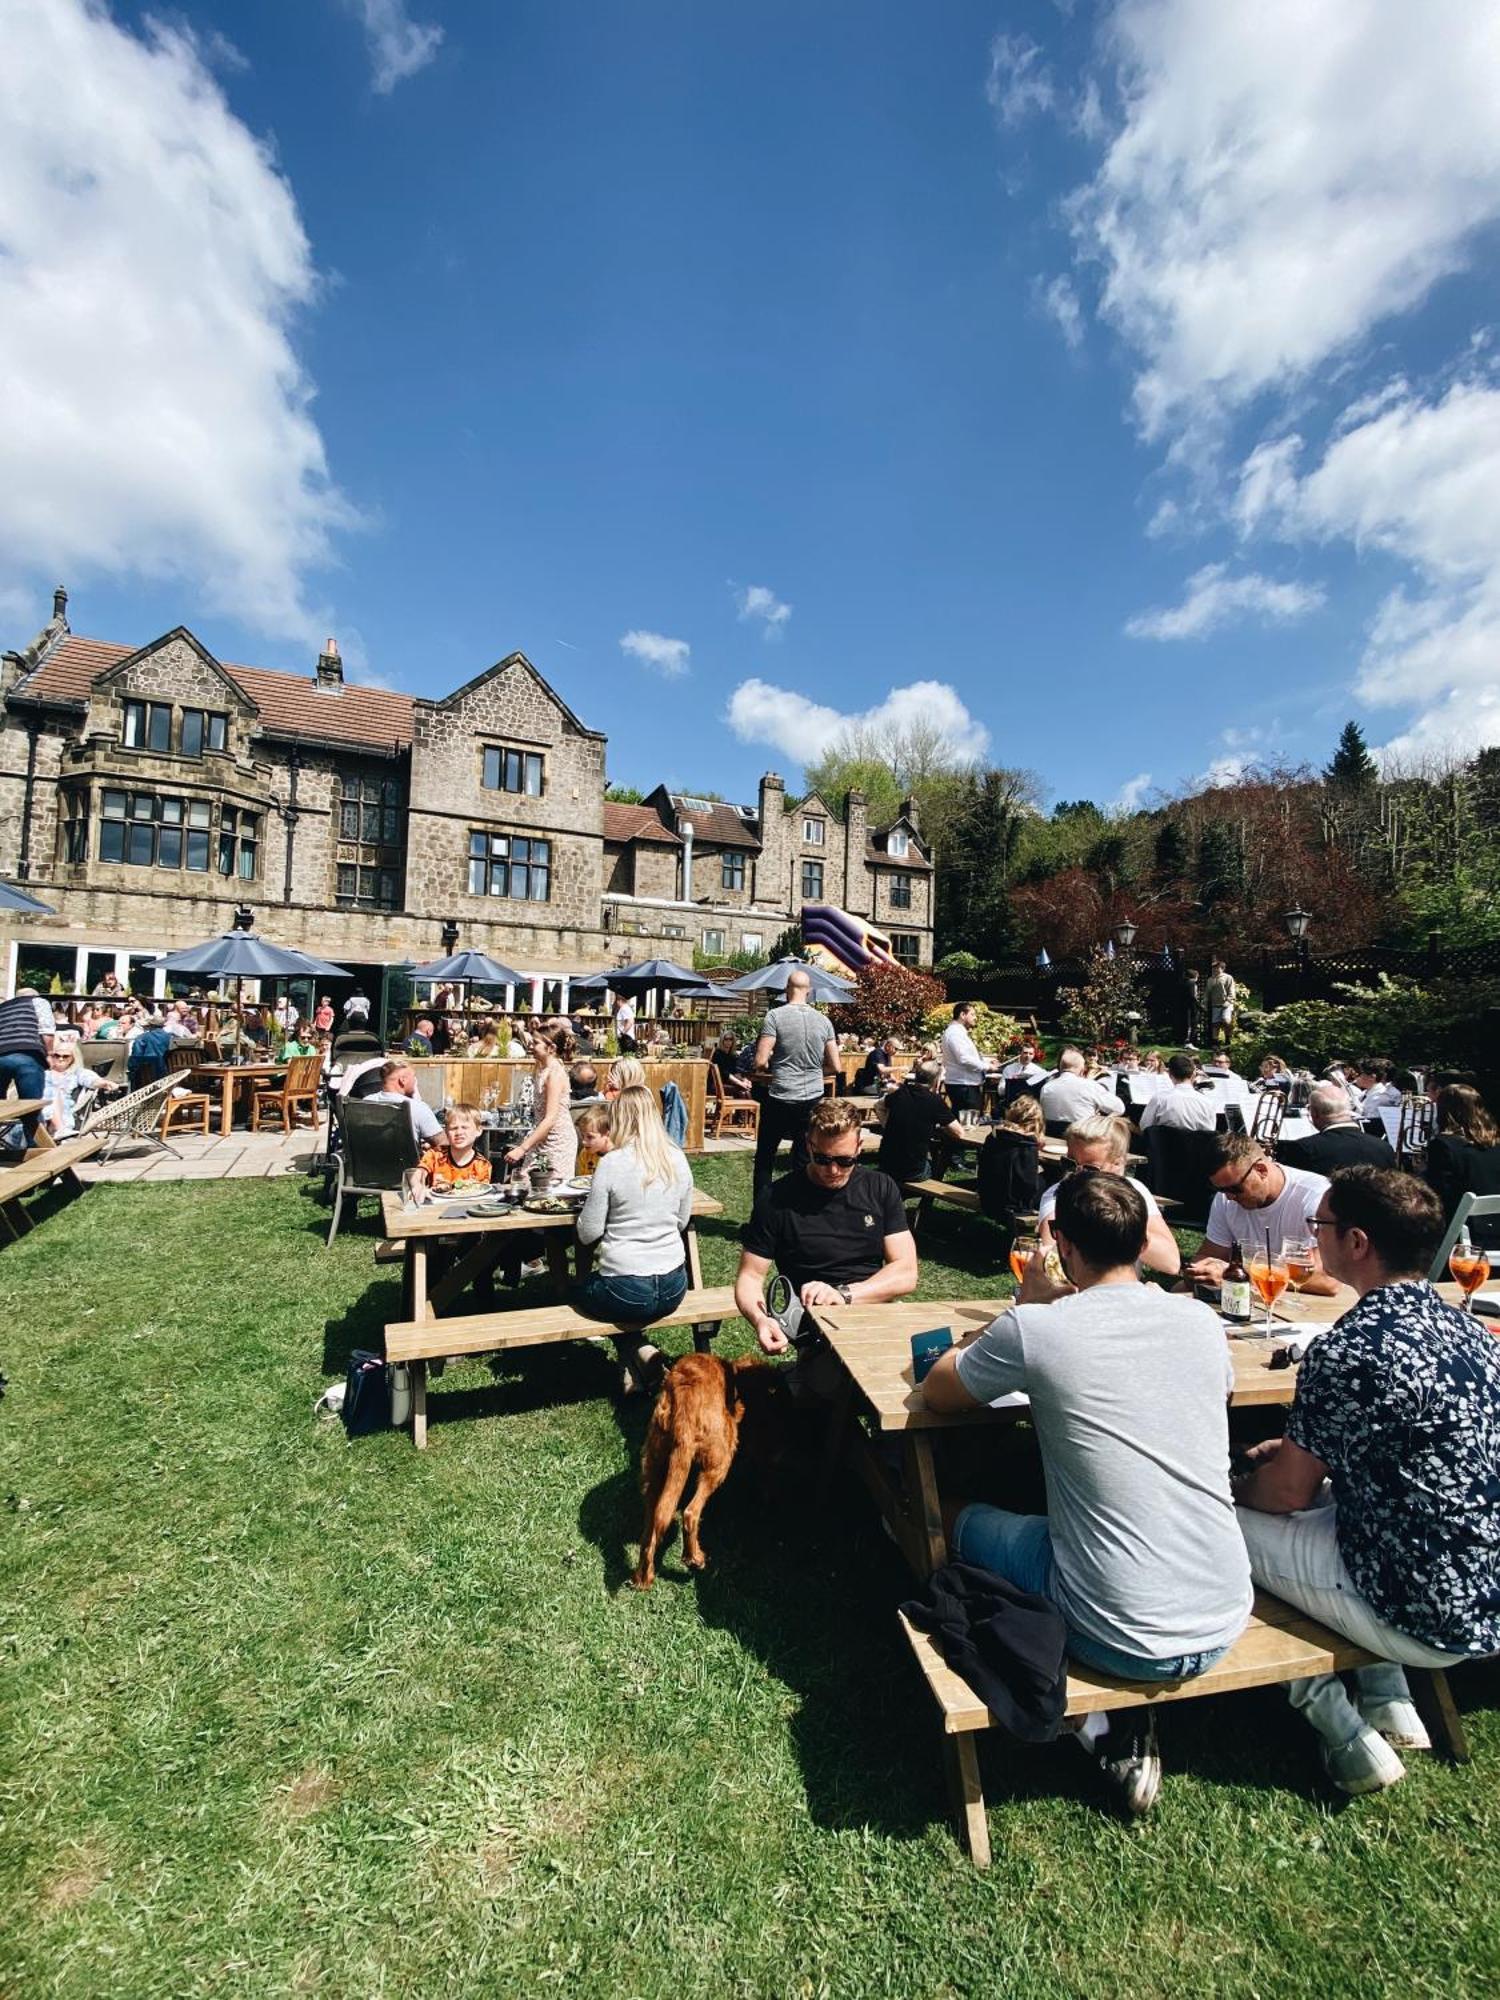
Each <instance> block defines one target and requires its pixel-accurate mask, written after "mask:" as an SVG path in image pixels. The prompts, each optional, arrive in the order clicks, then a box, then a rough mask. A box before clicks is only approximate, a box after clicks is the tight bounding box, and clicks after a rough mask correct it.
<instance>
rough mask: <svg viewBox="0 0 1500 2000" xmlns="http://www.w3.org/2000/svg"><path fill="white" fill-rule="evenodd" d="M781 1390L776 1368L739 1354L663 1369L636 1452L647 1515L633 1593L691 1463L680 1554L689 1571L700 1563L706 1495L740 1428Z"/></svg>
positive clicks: (649, 1570) (647, 1573) (650, 1578)
mask: <svg viewBox="0 0 1500 2000" xmlns="http://www.w3.org/2000/svg"><path fill="white" fill-rule="evenodd" d="M785 1395H786V1385H785V1384H784V1383H783V1382H782V1380H781V1379H780V1370H779V1369H775V1368H768V1367H767V1366H766V1364H765V1362H763V1361H760V1360H758V1359H756V1358H754V1357H753V1356H750V1355H746V1356H744V1357H743V1358H742V1359H741V1360H739V1361H723V1360H721V1359H720V1358H719V1356H718V1355H717V1354H684V1355H683V1356H682V1358H681V1359H680V1360H679V1361H674V1362H673V1363H672V1366H671V1367H670V1368H669V1369H668V1370H667V1377H666V1380H665V1381H664V1382H663V1383H662V1386H661V1394H660V1395H659V1396H658V1397H657V1399H656V1407H655V1409H654V1410H653V1411H652V1412H651V1423H650V1427H649V1429H648V1430H647V1432H646V1443H645V1448H644V1450H643V1451H642V1453H641V1491H642V1492H643V1493H644V1494H645V1496H646V1519H645V1524H644V1526H643V1528H642V1530H641V1559H640V1561H639V1563H638V1564H637V1565H636V1570H635V1575H634V1577H633V1578H632V1581H633V1583H634V1584H635V1586H636V1588H637V1590H649V1589H650V1588H651V1585H652V1584H653V1583H654V1582H655V1580H656V1552H657V1550H658V1549H659V1548H660V1547H661V1545H662V1542H663V1541H664V1539H665V1538H666V1536H667V1534H668V1532H669V1531H670V1529H671V1526H672V1516H673V1515H674V1514H675V1513H676V1512H677V1507H678V1503H679V1502H680V1501H681V1499H682V1495H683V1490H684V1488H685V1487H686V1485H687V1482H688V1476H689V1474H690V1473H691V1472H692V1471H693V1469H694V1467H695V1466H696V1468H697V1471H698V1479H697V1484H696V1485H695V1486H694V1488H693V1497H692V1499H691V1500H690V1501H689V1502H688V1504H687V1505H686V1507H684V1508H683V1510H682V1555H683V1560H684V1562H686V1564H687V1566H688V1568H689V1569H702V1568H703V1566H704V1563H705V1562H706V1561H707V1558H706V1557H705V1555H704V1553H703V1545H702V1543H701V1542H700V1541H699V1539H698V1524H699V1522H700V1521H701V1520H702V1518H703V1510H704V1508H705V1507H706V1506H707V1505H708V1503H709V1500H710V1498H711V1497H712V1496H713V1494H715V1493H716V1492H717V1491H718V1489H719V1488H720V1487H721V1486H722V1485H723V1484H724V1481H725V1480H726V1479H727V1478H728V1476H729V1468H730V1466H731V1465H732V1464H733V1463H734V1455H735V1453H736V1451H737V1450H738V1449H739V1444H740V1428H741V1426H742V1425H743V1424H744V1423H745V1422H746V1420H747V1419H748V1420H749V1421H750V1423H751V1425H752V1427H754V1426H756V1425H758V1424H759V1423H760V1422H761V1420H762V1419H763V1418H764V1417H765V1415H766V1413H767V1412H768V1411H769V1410H770V1409H772V1408H773V1407H774V1406H775V1405H776V1404H777V1403H778V1402H780V1401H781V1399H782V1398H784V1397H785Z"/></svg>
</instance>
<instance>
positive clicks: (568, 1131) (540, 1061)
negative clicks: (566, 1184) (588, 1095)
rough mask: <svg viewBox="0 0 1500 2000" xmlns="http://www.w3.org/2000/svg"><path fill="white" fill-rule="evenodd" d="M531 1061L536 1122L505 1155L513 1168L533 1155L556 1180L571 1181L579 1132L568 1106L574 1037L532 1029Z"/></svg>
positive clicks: (556, 1030)
mask: <svg viewBox="0 0 1500 2000" xmlns="http://www.w3.org/2000/svg"><path fill="white" fill-rule="evenodd" d="M528 1046H529V1048H530V1050H531V1059H532V1064H533V1071H532V1076H533V1083H534V1085H535V1098H534V1102H535V1105H536V1110H535V1113H534V1119H535V1122H534V1123H533V1125H532V1127H531V1130H530V1131H529V1132H528V1133H527V1134H526V1135H525V1137H524V1138H522V1139H519V1140H517V1142H516V1144H515V1145H514V1146H512V1147H511V1148H510V1150H509V1152H508V1153H507V1154H506V1155H505V1158H506V1162H507V1164H508V1165H510V1166H512V1167H519V1166H524V1165H525V1164H526V1162H527V1161H528V1160H529V1159H530V1158H531V1156H532V1155H533V1154H536V1155H538V1156H539V1157H540V1158H541V1159H544V1160H545V1161H546V1162H547V1164H548V1166H550V1167H551V1169H552V1171H553V1173H554V1174H556V1175H557V1177H558V1179H559V1180H565V1181H566V1180H571V1179H572V1177H573V1174H574V1171H575V1169H576V1168H577V1165H578V1134H577V1133H576V1132H575V1131H574V1129H573V1120H572V1118H571V1117H570V1116H569V1113H568V1106H569V1103H570V1101H571V1097H572V1091H571V1089H570V1086H569V1083H568V1072H567V1067H566V1065H567V1064H568V1063H570V1062H571V1061H572V1060H573V1047H574V1044H573V1037H572V1035H571V1034H570V1033H569V1032H568V1030H567V1029H566V1028H561V1027H557V1028H541V1027H538V1028H533V1029H532V1030H531V1033H530V1035H529V1037H528Z"/></svg>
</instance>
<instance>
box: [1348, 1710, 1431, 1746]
mask: <svg viewBox="0 0 1500 2000" xmlns="http://www.w3.org/2000/svg"><path fill="white" fill-rule="evenodd" d="M1359 1712H1360V1714H1361V1715H1362V1716H1363V1717H1364V1719H1365V1721H1366V1723H1367V1724H1368V1725H1369V1727H1370V1728H1371V1729H1373V1730H1375V1731H1377V1732H1378V1733H1379V1734H1380V1735H1381V1736H1383V1737H1384V1738H1385V1740H1386V1742H1387V1743H1389V1744H1390V1746H1391V1748H1392V1749H1393V1750H1430V1749H1431V1748H1432V1738H1431V1737H1430V1736H1429V1735H1428V1733H1427V1724H1426V1723H1425V1722H1424V1721H1423V1720H1422V1718H1421V1716H1420V1715H1419V1714H1418V1713H1417V1709H1416V1704H1415V1703H1414V1702H1410V1701H1362V1702H1360V1704H1359Z"/></svg>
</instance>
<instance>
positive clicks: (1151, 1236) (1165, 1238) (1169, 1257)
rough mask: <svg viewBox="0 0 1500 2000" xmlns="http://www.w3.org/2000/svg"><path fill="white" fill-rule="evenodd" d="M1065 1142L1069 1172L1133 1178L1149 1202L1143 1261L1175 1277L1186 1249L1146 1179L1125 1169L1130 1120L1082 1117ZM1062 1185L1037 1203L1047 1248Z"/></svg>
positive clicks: (1044, 1193)
mask: <svg viewBox="0 0 1500 2000" xmlns="http://www.w3.org/2000/svg"><path fill="white" fill-rule="evenodd" d="M1065 1143H1066V1145H1067V1148H1068V1172H1069V1173H1076V1172H1077V1171H1078V1170H1079V1169H1080V1168H1083V1167H1090V1168H1092V1169H1093V1171H1094V1172H1095V1173H1100V1174H1119V1175H1121V1176H1122V1177H1123V1178H1124V1179H1125V1180H1128V1181H1129V1182H1130V1185H1131V1186H1132V1187H1133V1188H1134V1189H1135V1191H1136V1193H1137V1194H1138V1195H1139V1196H1140V1197H1141V1199H1142V1200H1143V1201H1144V1202H1145V1204H1146V1247H1145V1249H1144V1250H1143V1251H1142V1252H1141V1262H1142V1263H1143V1264H1144V1265H1145V1266H1146V1268H1147V1270H1150V1271H1160V1272H1161V1273H1162V1275H1163V1277H1167V1278H1175V1277H1176V1276H1177V1273H1178V1272H1179V1271H1180V1270H1181V1269H1182V1252H1181V1251H1180V1250H1179V1249H1178V1247H1177V1238H1176V1237H1175V1236H1174V1235H1173V1234H1172V1232H1171V1230H1170V1229H1169V1228H1168V1227H1167V1225H1166V1221H1165V1220H1164V1218H1163V1216H1162V1212H1161V1210H1160V1209H1159V1208H1158V1207H1157V1205H1156V1196H1155V1195H1154V1194H1153V1193H1152V1192H1151V1190H1150V1188H1148V1187H1147V1186H1146V1183H1145V1182H1144V1181H1138V1180H1137V1179H1136V1178H1135V1176H1134V1175H1133V1174H1127V1173H1126V1172H1125V1165H1126V1162H1127V1160H1128V1159H1129V1157H1130V1124H1129V1121H1128V1120H1127V1119H1124V1118H1118V1117H1116V1118H1108V1117H1105V1116H1104V1115H1103V1114H1100V1115H1098V1116H1096V1117H1093V1118H1080V1119H1079V1120H1078V1122H1077V1123H1076V1124H1075V1125H1070V1126H1069V1127H1068V1133H1067V1139H1066V1142H1065ZM1064 1178H1066V1176H1064ZM1061 1186H1062V1182H1061V1181H1058V1182H1056V1183H1054V1185H1053V1186H1052V1187H1049V1188H1045V1189H1044V1190H1043V1191H1042V1198H1041V1200H1040V1201H1039V1202H1038V1203H1037V1212H1036V1214H1037V1227H1038V1230H1039V1232H1040V1234H1039V1237H1038V1241H1039V1242H1040V1243H1041V1246H1042V1249H1043V1250H1044V1251H1046V1250H1049V1249H1050V1248H1051V1247H1052V1217H1053V1214H1054V1212H1055V1210H1056V1208H1057V1191H1058V1188H1060V1187H1061Z"/></svg>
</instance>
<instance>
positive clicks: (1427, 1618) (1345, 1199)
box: [1236, 1167, 1500, 1793]
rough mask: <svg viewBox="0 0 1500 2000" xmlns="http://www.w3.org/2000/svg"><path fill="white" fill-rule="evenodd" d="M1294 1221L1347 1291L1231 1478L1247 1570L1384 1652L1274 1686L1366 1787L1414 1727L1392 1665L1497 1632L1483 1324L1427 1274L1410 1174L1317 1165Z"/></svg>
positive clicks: (1426, 1196) (1495, 1501) (1417, 1724)
mask: <svg viewBox="0 0 1500 2000" xmlns="http://www.w3.org/2000/svg"><path fill="white" fill-rule="evenodd" d="M1313 1227H1314V1229H1315V1230H1316V1231H1317V1234H1318V1243H1319V1248H1320V1249H1321V1251H1322V1257H1323V1265H1324V1268H1325V1269H1326V1270H1327V1271H1328V1272H1330V1273H1331V1274H1332V1276H1334V1277H1335V1278H1339V1279H1341V1280H1342V1281H1343V1282H1344V1283H1345V1284H1348V1285H1352V1286H1353V1287H1354V1289H1355V1291H1357V1292H1358V1293H1359V1301H1358V1303H1357V1304H1356V1305H1354V1306H1352V1307H1351V1308H1350V1309H1349V1311H1348V1312H1346V1313H1345V1314H1344V1316H1343V1318H1342V1319H1341V1320H1340V1321H1339V1322H1338V1324H1337V1325H1336V1326H1334V1327H1331V1328H1330V1329H1329V1331H1328V1332H1327V1333H1326V1334H1324V1335H1323V1337H1322V1338H1321V1339H1320V1340H1318V1341H1317V1342H1315V1343H1314V1345H1313V1346H1312V1347H1311V1348H1310V1349H1309V1351H1308V1354H1307V1358H1306V1359H1305V1360H1304V1362H1303V1363H1302V1371H1301V1376H1300V1379H1299V1380H1298V1383H1297V1394H1296V1400H1295V1401H1294V1402H1293V1404H1292V1409H1291V1415H1290V1417H1289V1419H1288V1422H1287V1430H1286V1436H1285V1438H1282V1439H1273V1440H1271V1441H1270V1442H1268V1443H1266V1444H1263V1445H1258V1446H1257V1447H1256V1448H1255V1450H1254V1452H1253V1453H1252V1454H1251V1456H1252V1458H1253V1459H1254V1460H1255V1461H1256V1463H1255V1465H1254V1469H1253V1470H1252V1471H1251V1473H1250V1474H1249V1475H1248V1477H1246V1478H1245V1479H1244V1480H1243V1481H1242V1482H1241V1483H1240V1485H1239V1487H1238V1491H1237V1494H1236V1498H1237V1499H1238V1501H1239V1510H1240V1526H1241V1528H1242V1530H1243V1532H1244V1536H1245V1542H1246V1546H1247V1547H1248V1549H1249V1551H1250V1568H1251V1572H1252V1574H1253V1576H1254V1578H1255V1581H1256V1583H1258V1584H1260V1585H1261V1586H1263V1587H1264V1588H1265V1589H1266V1590H1269V1591H1272V1592H1274V1593H1275V1595H1276V1596H1277V1597H1280V1598H1284V1599H1285V1600H1286V1601H1287V1602H1288V1603H1290V1604H1295V1605H1296V1606H1298V1608H1299V1609H1300V1610H1303V1611H1306V1612H1308V1613H1309V1614H1310V1615H1311V1616H1312V1617H1314V1618H1317V1619H1319V1620H1321V1621H1322V1623H1323V1624H1325V1625H1329V1626H1332V1628H1333V1629H1334V1630H1335V1631H1336V1632H1342V1633H1343V1634H1344V1635H1345V1636H1346V1637H1348V1638H1350V1639H1352V1640H1354V1641H1355V1643H1356V1644H1357V1645H1360V1646H1363V1647H1365V1648H1366V1649H1367V1650H1368V1651H1370V1652H1372V1653H1374V1654H1375V1655H1376V1656H1377V1658H1378V1659H1379V1660H1380V1661H1381V1662H1382V1663H1383V1664H1381V1665H1378V1666H1373V1667H1362V1668H1360V1669H1359V1670H1358V1672H1357V1673H1356V1675H1355V1683H1356V1690H1357V1693H1356V1701H1351V1700H1350V1698H1349V1695H1348V1694H1347V1693H1346V1691H1345V1688H1344V1685H1343V1683H1342V1681H1340V1679H1339V1678H1338V1676H1337V1675H1336V1674H1319V1675H1315V1676H1314V1677H1312V1678H1311V1679H1308V1680H1302V1681H1295V1682H1293V1683H1292V1685H1291V1688H1290V1690H1289V1692H1290V1695H1291V1699H1292V1702H1293V1704H1294V1706H1296V1707H1297V1708H1300V1709H1301V1710H1302V1712H1303V1713H1304V1714H1305V1715H1306V1716H1307V1719H1308V1720H1309V1722H1311V1724H1312V1726H1313V1727H1314V1729H1316V1730H1317V1732H1318V1734H1319V1736H1320V1737H1321V1738H1322V1742H1323V1762H1324V1765H1325V1768H1326V1769H1327V1771H1328V1774H1329V1776H1330V1777H1331V1778H1332V1779H1333V1781H1334V1783H1335V1784H1337V1785H1338V1786H1340V1788H1341V1789H1342V1790H1344V1791H1346V1792H1354V1793H1360V1792H1378V1791H1382V1790H1383V1789H1384V1788H1385V1787H1386V1786H1387V1785H1394V1784H1395V1783H1396V1782H1397V1780H1398V1779H1400V1778H1403V1777H1404V1776H1405V1775H1406V1769H1405V1766H1404V1765H1403V1764H1402V1762H1401V1759H1400V1758H1399V1757H1398V1756H1397V1754H1396V1752H1397V1750H1426V1749H1429V1748H1430V1747H1431V1745H1430V1742H1429V1739H1428V1735H1427V1731H1426V1729H1425V1728H1424V1726H1423V1724H1422V1720H1421V1717H1420V1716H1419V1715H1418V1714H1417V1711H1416V1709H1415V1708H1414V1707H1413V1706H1412V1701H1411V1693H1410V1690H1409V1689H1408V1687H1407V1685H1406V1676H1405V1674H1404V1673H1403V1672H1402V1670H1401V1669H1402V1666H1403V1665H1405V1666H1416V1667H1449V1666H1454V1665H1457V1664H1458V1663H1459V1662H1461V1661H1463V1660H1467V1659H1475V1658H1481V1657H1484V1656H1486V1655H1488V1654H1492V1653H1496V1652H1500V1340H1496V1338H1495V1336H1494V1334H1493V1333H1491V1331H1490V1329H1489V1327H1488V1325H1487V1324H1486V1322H1485V1321H1483V1320H1481V1319H1476V1318H1474V1317H1473V1316H1472V1315H1470V1314H1466V1313H1462V1312H1459V1311H1458V1310H1457V1308H1456V1307H1454V1306H1449V1305H1444V1303H1443V1302H1442V1300H1441V1299H1439V1297H1438V1296H1437V1294H1436V1292H1434V1291H1433V1289H1432V1287H1431V1286H1430V1285H1429V1284H1428V1283H1427V1281H1426V1272H1427V1270H1428V1268H1429V1266H1430V1265H1431V1262H1432V1258H1433V1255H1434V1253H1435V1252H1436V1249H1437V1246H1438V1244H1439V1242H1440V1241H1441V1239H1442V1234H1443V1211H1442V1207H1441V1204H1440V1203H1439V1201H1438V1198H1437V1196H1436V1195H1435V1194H1434V1193H1433V1192H1432V1190H1431V1189H1430V1188H1429V1187H1427V1186H1425V1185H1424V1184H1423V1183H1422V1182H1421V1181H1418V1180H1414V1179H1413V1178H1412V1176H1411V1175H1410V1174H1401V1173H1396V1172H1394V1171H1393V1170H1392V1169H1390V1168H1383V1167H1349V1168H1346V1169H1345V1170H1344V1171H1343V1172H1342V1173H1337V1174H1335V1175H1334V1177H1333V1179H1332V1181H1331V1182H1330V1184H1329V1186H1328V1188H1327V1190H1326V1191H1325V1192H1324V1194H1323V1196H1322V1199H1321V1200H1320V1201H1319V1203H1318V1209H1317V1214H1316V1217H1315V1219H1314V1221H1313ZM1356 1702H1357V1706H1356Z"/></svg>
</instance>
